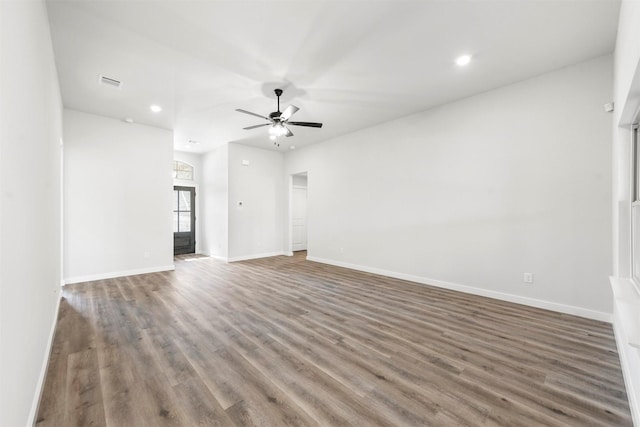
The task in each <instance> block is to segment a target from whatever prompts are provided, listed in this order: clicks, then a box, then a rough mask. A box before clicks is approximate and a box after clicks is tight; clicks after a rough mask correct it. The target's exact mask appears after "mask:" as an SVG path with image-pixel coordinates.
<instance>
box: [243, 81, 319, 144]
mask: <svg viewBox="0 0 640 427" xmlns="http://www.w3.org/2000/svg"><path fill="white" fill-rule="evenodd" d="M274 92H275V94H276V96H277V97H278V109H277V111H274V112H273V113H271V114H269V117H266V116H262V115H260V114H256V113H252V112H251V111H247V110H243V109H241V108H238V109H236V111H239V112H241V113H245V114H249V115H251V116H256V117H260V118H261V119H265V120H267V121H268V122H269V123H263V124H261V125H254V126H248V127H246V128H243V129H245V130H250V129H255V128H259V127H262V126H271V127H270V128H269V137H270V138H271V139H272V140H273V141H274V144H275V145H277V146H280V144H279V143H278V138H279V137H281V136H287V137H288V136H293V132H291V130H290V129H289V128H288V127H287V126H286V125H292V126H306V127H312V128H321V127H322V123H314V122H290V121H289V119H290V118H291V116H293V115H294V114H295V113H296V112H297V111H298V110H299V108H298V107H296V106H295V105H289V106H288V107H287V108H285V110H284V111H283V112H280V95H282V89H275V90H274Z"/></svg>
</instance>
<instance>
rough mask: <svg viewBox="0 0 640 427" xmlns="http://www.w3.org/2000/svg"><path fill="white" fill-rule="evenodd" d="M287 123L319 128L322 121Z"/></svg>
mask: <svg viewBox="0 0 640 427" xmlns="http://www.w3.org/2000/svg"><path fill="white" fill-rule="evenodd" d="M287 124H288V125H294V126H306V127H310V128H321V127H322V123H314V122H287Z"/></svg>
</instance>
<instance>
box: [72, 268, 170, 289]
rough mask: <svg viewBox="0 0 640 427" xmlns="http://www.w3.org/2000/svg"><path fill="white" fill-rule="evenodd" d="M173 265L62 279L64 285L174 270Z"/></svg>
mask: <svg viewBox="0 0 640 427" xmlns="http://www.w3.org/2000/svg"><path fill="white" fill-rule="evenodd" d="M175 269H176V267H175V265H173V264H171V265H163V266H158V267H148V268H138V269H134V270H125V271H112V272H108V273H100V274H90V275H87V276H75V277H67V278H65V279H64V284H65V285H70V284H72V283H81V282H93V281H94V280H104V279H113V278H114V277H124V276H135V275H137V274H147V273H157V272H160V271H171V270H175Z"/></svg>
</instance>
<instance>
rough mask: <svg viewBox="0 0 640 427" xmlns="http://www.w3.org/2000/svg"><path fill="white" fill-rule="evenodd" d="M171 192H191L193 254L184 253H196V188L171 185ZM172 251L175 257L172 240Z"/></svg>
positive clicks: (193, 186)
mask: <svg viewBox="0 0 640 427" xmlns="http://www.w3.org/2000/svg"><path fill="white" fill-rule="evenodd" d="M173 191H189V192H191V194H192V195H191V210H190V212H191V231H190V233H191V236H192V239H193V252H186V253H187V254H188V253H197V252H198V234H197V230H198V228H197V227H196V219H197V215H196V211H197V209H198V202H197V197H198V189H197V188H196V186H195V185H183V184H177V185H176V184H174V185H173ZM175 233H176V232H175V231H174V232H173V235H174V239H175ZM173 251H174V255H176V253H175V240H174V246H173Z"/></svg>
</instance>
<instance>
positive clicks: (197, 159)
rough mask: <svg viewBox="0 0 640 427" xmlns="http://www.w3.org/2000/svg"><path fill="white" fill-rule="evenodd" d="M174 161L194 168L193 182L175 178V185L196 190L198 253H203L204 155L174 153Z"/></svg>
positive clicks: (182, 152) (183, 152)
mask: <svg viewBox="0 0 640 427" xmlns="http://www.w3.org/2000/svg"><path fill="white" fill-rule="evenodd" d="M173 159H174V160H179V161H181V162H185V163H188V164H190V165H191V166H193V181H185V180H179V179H175V178H174V180H173V185H179V186H184V187H194V188H195V189H196V253H202V252H203V250H202V243H201V241H202V224H201V223H202V218H201V215H202V208H201V206H200V204H201V203H202V196H201V195H200V190H201V189H202V155H200V154H197V153H187V152H185V151H174V152H173Z"/></svg>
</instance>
